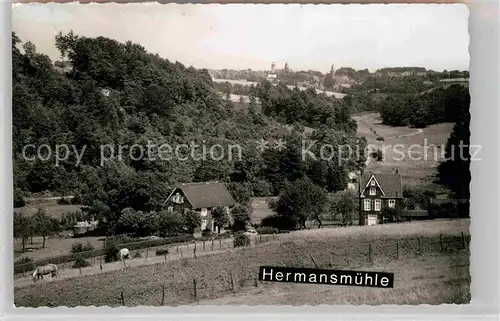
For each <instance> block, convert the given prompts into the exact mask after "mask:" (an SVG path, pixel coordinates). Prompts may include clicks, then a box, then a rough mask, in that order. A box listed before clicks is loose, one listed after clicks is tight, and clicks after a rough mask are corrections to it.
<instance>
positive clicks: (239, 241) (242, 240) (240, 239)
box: [233, 233, 250, 247]
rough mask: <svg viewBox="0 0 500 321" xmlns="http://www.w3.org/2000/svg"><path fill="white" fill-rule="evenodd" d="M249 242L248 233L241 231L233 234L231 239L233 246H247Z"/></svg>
mask: <svg viewBox="0 0 500 321" xmlns="http://www.w3.org/2000/svg"><path fill="white" fill-rule="evenodd" d="M249 244H250V238H249V237H248V235H246V234H243V233H237V234H235V236H234V241H233V246H234V247H241V246H247V245H249Z"/></svg>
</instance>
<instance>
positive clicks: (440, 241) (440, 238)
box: [439, 234, 444, 252]
mask: <svg viewBox="0 0 500 321" xmlns="http://www.w3.org/2000/svg"><path fill="white" fill-rule="evenodd" d="M439 245H440V247H441V252H443V251H444V248H443V234H439Z"/></svg>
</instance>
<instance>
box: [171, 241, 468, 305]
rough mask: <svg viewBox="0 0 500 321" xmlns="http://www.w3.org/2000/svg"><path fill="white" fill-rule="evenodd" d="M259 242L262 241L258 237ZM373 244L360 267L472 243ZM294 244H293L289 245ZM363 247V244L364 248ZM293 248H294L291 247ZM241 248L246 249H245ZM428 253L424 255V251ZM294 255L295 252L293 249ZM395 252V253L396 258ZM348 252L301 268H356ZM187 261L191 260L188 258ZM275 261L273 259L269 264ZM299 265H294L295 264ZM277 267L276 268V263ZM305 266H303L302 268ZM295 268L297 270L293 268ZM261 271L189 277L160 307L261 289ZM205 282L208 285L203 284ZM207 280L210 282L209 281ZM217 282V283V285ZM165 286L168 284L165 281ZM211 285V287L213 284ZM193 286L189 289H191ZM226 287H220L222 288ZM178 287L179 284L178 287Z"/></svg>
mask: <svg viewBox="0 0 500 321" xmlns="http://www.w3.org/2000/svg"><path fill="white" fill-rule="evenodd" d="M259 239H260V237H259ZM263 239H264V240H263V242H262V243H265V242H266V240H265V239H266V238H265V237H263ZM273 240H275V236H274V235H269V236H267V241H273ZM372 241H373V240H368V241H367V244H366V252H363V251H361V252H359V254H360V257H358V259H360V262H359V263H360V265H359V266H358V267H360V266H367V265H370V264H373V263H374V262H375V260H374V259H375V258H377V255H380V256H383V257H385V258H389V259H391V260H394V259H395V260H396V261H398V260H401V259H402V258H409V257H410V258H418V257H421V255H422V254H423V253H425V254H426V256H429V257H431V256H439V255H442V254H443V253H442V252H447V251H462V250H468V242H467V241H470V236H465V235H464V233H462V235H458V236H456V235H443V234H441V235H439V238H438V239H437V237H427V238H426V237H421V236H417V237H416V238H411V239H398V238H395V239H391V240H387V243H386V244H379V245H378V246H374V245H372ZM290 244H291V243H290ZM362 244H363V243H361V246H363V245H362ZM281 246H285V247H286V246H287V243H286V242H282V244H281ZM290 246H291V245H290ZM242 248H245V246H243V247H242ZM302 249H303V250H304V251H305V250H306V249H307V244H306V245H304V247H303V248H302ZM423 249H425V251H422V250H423ZM290 250H291V251H293V250H294V249H292V248H290ZM393 251H396V253H395V254H394V253H393ZM347 252H348V251H344V253H341V252H339V251H338V250H336V251H335V253H333V252H332V253H331V257H330V258H329V260H328V262H321V261H319V260H318V258H317V257H316V258H315V257H314V255H313V254H305V253H307V252H304V253H303V255H304V258H306V260H304V262H307V264H305V266H302V267H309V268H311V267H315V268H318V269H324V268H328V267H330V268H331V267H333V266H336V267H337V268H338V267H339V266H345V268H347V267H351V268H353V267H354V266H353V263H354V262H353V261H356V259H357V258H356V257H352V256H348V253H347ZM307 256H308V257H309V258H310V260H307ZM191 259H192V260H193V261H197V260H199V259H200V257H197V258H190V259H189V260H191ZM344 259H347V264H345V263H344ZM185 260H188V258H186V259H185ZM272 260H273V259H272V258H270V261H272ZM296 262H297V261H295V263H296ZM275 264H277V263H276V262H275ZM302 265H304V264H302ZM282 266H291V265H290V264H283V262H282ZM293 267H298V266H296V265H294V266H293ZM257 270H258V269H256V267H252V266H245V267H244V270H243V272H241V273H239V272H238V271H233V270H229V271H227V273H226V274H222V275H219V274H218V275H211V276H210V278H203V279H201V278H200V276H196V275H194V276H190V277H188V278H186V280H185V282H186V283H185V287H184V288H185V289H186V290H187V289H189V292H190V293H191V294H190V295H189V294H185V295H184V296H182V297H181V298H179V294H180V292H182V291H180V292H179V293H177V295H175V297H174V296H172V297H171V298H166V297H165V290H164V288H165V283H163V285H162V287H161V291H162V293H161V298H162V299H161V305H164V304H165V302H167V301H170V303H171V304H174V303H176V302H177V301H175V300H177V299H180V300H182V301H183V302H184V301H185V300H190V301H191V302H196V301H199V300H200V299H204V298H210V297H212V296H213V293H214V291H216V292H221V291H222V292H223V293H225V294H229V293H231V292H236V291H237V290H238V288H251V287H254V288H256V287H259V286H261V283H265V281H260V280H259V279H258V277H257V276H256V272H257ZM203 280H205V281H206V282H203ZM207 280H208V281H207ZM214 280H215V281H214ZM164 282H165V281H164ZM210 282H212V284H210ZM189 283H191V284H190V285H188V284H189ZM221 284H222V285H224V284H225V286H222V287H221V286H220V285H221ZM177 285H178V284H177Z"/></svg>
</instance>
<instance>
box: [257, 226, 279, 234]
mask: <svg viewBox="0 0 500 321" xmlns="http://www.w3.org/2000/svg"><path fill="white" fill-rule="evenodd" d="M255 230H256V231H257V233H259V234H277V233H279V230H278V229H277V228H274V227H271V226H262V227H257V228H256V229H255Z"/></svg>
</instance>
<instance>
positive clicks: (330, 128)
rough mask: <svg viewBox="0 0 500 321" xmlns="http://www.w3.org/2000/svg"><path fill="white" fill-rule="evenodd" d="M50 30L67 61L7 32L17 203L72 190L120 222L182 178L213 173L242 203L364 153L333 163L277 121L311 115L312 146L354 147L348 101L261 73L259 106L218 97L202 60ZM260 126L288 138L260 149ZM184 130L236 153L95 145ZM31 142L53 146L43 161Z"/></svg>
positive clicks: (349, 165)
mask: <svg viewBox="0 0 500 321" xmlns="http://www.w3.org/2000/svg"><path fill="white" fill-rule="evenodd" d="M55 40H56V46H57V48H58V50H59V51H60V53H61V57H62V60H63V61H67V62H68V63H67V64H66V63H65V64H64V65H65V66H66V65H69V66H71V67H70V68H65V69H61V68H58V67H55V66H54V65H53V63H52V61H51V60H50V59H49V57H48V56H47V55H44V54H43V53H39V52H37V50H36V48H35V46H34V45H33V44H32V43H31V42H24V43H23V42H22V41H21V39H19V38H18V37H17V36H16V35H15V34H13V36H12V42H13V43H12V55H13V140H14V141H13V162H14V190H15V200H14V202H15V204H14V205H15V206H22V205H23V203H24V201H23V198H24V197H26V196H27V195H29V194H33V193H40V192H44V191H49V192H51V193H54V194H59V195H74V196H75V202H80V203H81V204H83V205H85V206H86V207H85V209H86V210H87V211H88V212H89V213H92V214H94V216H95V217H96V218H100V217H105V218H106V219H107V221H108V222H115V223H116V222H118V221H119V219H120V215H122V211H123V210H124V209H126V208H131V209H133V210H134V211H146V212H148V211H156V210H160V208H161V204H162V202H163V201H164V200H165V198H166V197H167V195H168V193H169V192H170V190H171V188H172V187H173V186H174V185H175V184H177V183H181V182H195V181H209V180H219V181H222V182H225V183H226V184H227V186H228V188H229V189H230V191H231V192H232V193H233V195H234V196H235V198H236V200H237V201H238V202H240V203H244V202H245V200H247V199H248V198H249V197H251V196H269V195H278V194H279V193H280V192H281V191H282V189H283V187H284V186H285V184H286V183H287V182H290V181H294V180H296V179H299V178H307V179H308V181H311V182H312V183H314V184H315V185H317V186H319V187H320V188H322V189H324V190H325V191H329V192H334V191H338V190H340V189H343V188H344V186H345V183H344V180H345V177H346V173H347V172H348V171H349V170H352V169H353V168H357V167H359V166H360V164H362V163H363V159H353V160H352V161H349V162H345V163H339V162H338V157H337V156H336V155H333V156H334V157H333V158H331V159H327V160H321V159H316V160H315V159H303V157H302V155H301V150H300V149H301V139H302V138H303V137H304V133H303V132H302V131H301V130H300V126H292V127H293V128H294V129H289V128H285V126H283V125H284V124H296V123H302V124H307V125H309V126H312V127H315V129H316V131H315V132H313V133H312V136H311V137H310V139H311V140H316V141H317V145H316V146H315V147H313V148H312V149H311V151H313V152H314V151H316V152H317V151H318V148H319V147H318V146H320V145H321V144H322V143H324V144H331V145H332V146H337V145H339V144H348V145H351V146H352V148H353V150H354V149H355V148H356V147H355V146H356V145H363V144H365V141H364V140H358V139H356V138H355V132H356V125H355V123H354V122H353V121H352V120H351V119H350V118H349V112H348V107H347V106H346V105H343V104H342V103H339V102H336V101H335V99H333V98H328V97H326V96H323V95H317V94H316V93H315V92H313V91H307V92H299V91H297V90H289V89H288V88H286V87H285V86H278V87H274V86H271V85H270V84H269V83H262V84H261V85H259V86H257V87H256V88H255V97H258V98H259V99H260V101H261V102H262V104H263V111H264V112H263V114H262V113H257V112H255V110H254V109H252V108H250V110H249V112H248V113H244V112H237V111H235V109H234V106H232V104H231V103H230V102H225V101H223V99H221V97H220V96H219V94H218V93H217V91H216V90H215V88H214V84H213V83H212V80H211V77H210V75H209V74H208V71H207V70H197V69H195V68H192V67H189V68H188V67H185V66H184V65H182V64H181V63H179V62H175V63H174V62H170V61H168V60H167V59H163V58H161V57H159V56H158V55H155V54H151V53H148V52H147V51H146V50H145V49H144V48H143V47H142V46H140V45H138V44H134V43H131V42H127V43H119V42H117V41H115V40H112V39H108V38H104V37H97V38H87V37H82V36H78V35H76V34H74V33H72V32H70V33H67V34H61V33H60V34H59V35H57V36H56V39H55ZM59 65H61V64H59ZM251 104H252V103H251ZM251 107H252V106H251ZM280 122H282V123H280ZM322 124H323V125H322ZM320 125H322V126H320ZM261 138H263V139H266V140H275V139H283V140H285V141H286V150H284V151H278V150H276V149H273V148H269V149H267V150H265V151H264V152H262V153H260V152H259V151H258V150H257V149H256V148H255V142H256V141H257V140H260V139H261ZM190 142H196V143H197V144H199V145H201V144H205V145H207V146H210V145H213V144H220V145H222V146H228V145H235V144H237V145H239V146H240V147H241V150H242V158H241V159H238V158H237V157H233V158H232V159H230V158H229V157H224V158H223V159H222V160H218V161H214V160H211V159H210V157H207V158H206V159H197V158H188V159H187V160H180V159H176V158H173V159H169V160H164V159H158V157H154V156H157V154H155V151H154V150H153V152H152V153H153V155H151V154H148V155H145V156H144V157H139V156H140V155H136V152H134V153H132V151H133V150H132V149H129V150H125V157H122V158H121V159H120V158H118V157H115V158H114V159H111V158H109V157H108V158H107V159H106V161H105V162H104V163H103V162H102V157H101V152H102V149H101V148H102V146H103V145H104V146H110V145H112V146H119V145H120V146H133V145H134V144H137V145H139V146H143V147H145V146H147V145H148V144H156V145H157V146H158V145H161V144H165V143H167V144H169V145H171V146H174V145H176V144H190ZM29 144H33V146H35V147H39V146H41V145H43V144H46V145H47V146H49V147H50V148H52V149H53V150H52V154H51V155H47V157H46V160H45V161H42V160H40V158H39V157H38V158H35V157H33V156H34V155H33V154H34V153H35V151H36V150H35V148H31V149H25V147H26V146H27V145H29ZM58 145H64V146H69V151H70V155H69V157H68V158H67V159H64V160H61V161H60V162H59V163H58V164H57V165H58V166H56V165H55V155H54V152H53V151H54V148H55V147H56V146H58ZM361 148H363V147H362V146H361ZM43 151H44V153H46V149H44V150H43ZM73 151H78V152H79V155H76V153H74V152H73ZM129 151H130V152H131V153H130V154H128V153H129ZM148 152H149V150H148ZM24 153H25V154H24ZM23 154H24V155H23ZM79 156H81V157H79Z"/></svg>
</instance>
